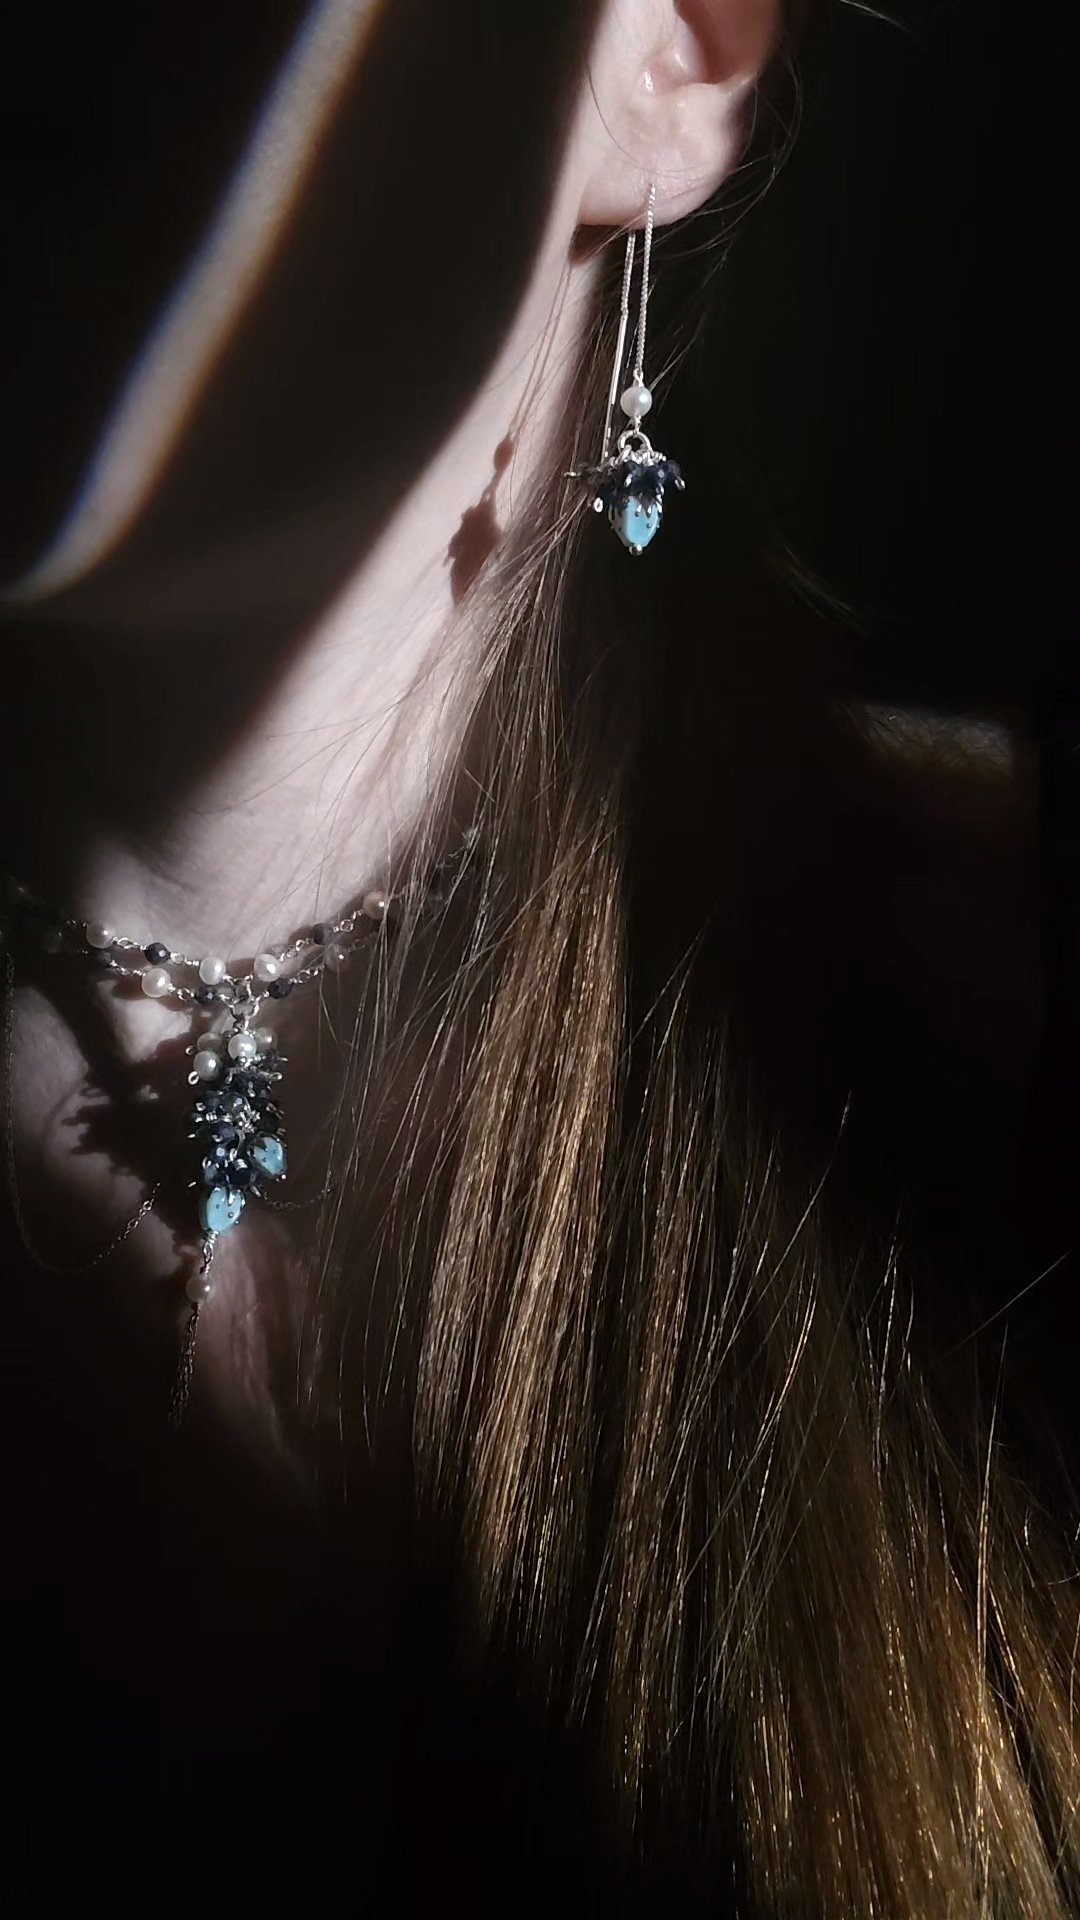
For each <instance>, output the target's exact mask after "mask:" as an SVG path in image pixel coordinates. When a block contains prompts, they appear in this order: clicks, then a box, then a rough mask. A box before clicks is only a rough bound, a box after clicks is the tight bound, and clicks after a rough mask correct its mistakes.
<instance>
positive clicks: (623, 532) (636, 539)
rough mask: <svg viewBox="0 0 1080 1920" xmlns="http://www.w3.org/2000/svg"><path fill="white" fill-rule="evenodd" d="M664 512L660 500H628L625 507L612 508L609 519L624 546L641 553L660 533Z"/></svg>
mask: <svg viewBox="0 0 1080 1920" xmlns="http://www.w3.org/2000/svg"><path fill="white" fill-rule="evenodd" d="M662 511H663V509H662V508H661V506H660V502H659V501H658V500H651V501H646V500H628V501H627V502H626V505H625V506H624V507H612V509H611V512H610V513H609V514H608V519H609V520H610V522H611V524H612V526H613V527H614V529H615V531H616V533H617V534H618V536H619V539H620V540H621V541H622V543H623V546H624V547H632V548H633V549H635V551H637V552H639V553H640V551H641V549H642V547H647V546H648V544H649V541H650V540H652V539H653V538H654V537H655V535H656V534H657V533H658V532H659V529H660V517H661V513H662Z"/></svg>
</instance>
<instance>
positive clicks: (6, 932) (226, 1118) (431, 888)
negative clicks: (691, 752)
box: [0, 829, 476, 1428]
mask: <svg viewBox="0 0 1080 1920" xmlns="http://www.w3.org/2000/svg"><path fill="white" fill-rule="evenodd" d="M475 842H476V832H475V829H470V830H469V831H468V832H467V833H466V835H465V836H464V838H463V839H462V841H461V843H460V844H459V845H458V846H456V847H455V848H454V849H453V850H452V851H451V852H450V853H449V854H448V855H447V856H446V857H445V858H444V859H442V860H441V861H439V862H438V863H437V865H436V866H435V867H434V868H433V869H432V871H431V873H430V875H429V877H428V882H427V886H426V888H425V901H426V903H428V904H432V905H433V904H435V903H436V902H437V901H442V900H443V899H444V898H445V896H446V893H447V891H448V890H449V888H451V887H452V886H453V885H454V884H455V883H456V881H457V879H458V878H459V877H460V873H461V871H462V869H463V867H464V865H465V864H466V862H467V859H468V856H469V854H470V853H471V851H472V849H473V847H474V845H475ZM6 891H7V907H6V911H5V912H4V913H3V915H2V917H0V947H2V949H3V958H4V985H5V994H4V1019H3V1029H4V1048H3V1067H4V1130H5V1156H4V1158H5V1171H6V1175H7V1184H8V1190H9V1198H10V1202H11V1212H12V1217H13V1220H14V1223H15V1227H16V1230H17V1232H18V1234H19V1238H20V1240H21V1241H22V1244H23V1246H24V1248H25V1250H26V1252H27V1253H28V1255H29V1257H30V1258H31V1260H32V1261H33V1262H34V1264H35V1266H37V1267H38V1268H40V1269H41V1270H42V1271H44V1272H46V1273H48V1274H50V1275H52V1276H53V1277H56V1278H65V1279H73V1278H76V1277H77V1276H80V1275H82V1274H86V1273H90V1272H93V1271H94V1270H95V1269H98V1268H100V1267H102V1266H103V1265H104V1264H105V1263H106V1261H107V1260H109V1259H110V1258H111V1256H112V1255H113V1254H115V1253H117V1252H118V1251H119V1249H120V1248H121V1247H122V1246H123V1245H124V1244H125V1243H126V1242H127V1241H128V1240H129V1239H130V1238H131V1236H132V1234H133V1233H135V1232H136V1230H137V1229H138V1228H139V1226H141V1224H142V1222H143V1221H144V1220H145V1219H147V1217H148V1216H149V1215H150V1214H151V1213H152V1212H153V1210H154V1206H155V1204H156V1202H157V1199H158V1196H159V1194H160V1193H161V1191H162V1188H163V1187H164V1185H165V1181H164V1180H159V1181H157V1182H156V1184H155V1185H154V1186H153V1187H152V1189H151V1191H150V1192H149V1193H148V1194H147V1195H146V1197H145V1199H144V1200H143V1201H142V1202H141V1203H140V1205H139V1207H138V1208H137V1209H136V1211H135V1212H134V1213H133V1214H132V1215H131V1216H130V1218H129V1219H128V1220H126V1221H125V1222H124V1224H123V1225H122V1226H121V1227H120V1228H119V1229H118V1230H117V1231H116V1232H115V1233H113V1234H112V1235H111V1237H110V1238H109V1240H108V1241H107V1242H106V1244H105V1245H104V1246H103V1247H101V1248H99V1249H98V1251H97V1252H96V1253H94V1254H93V1255H92V1256H91V1257H90V1258H88V1259H83V1260H80V1261H78V1262H76V1263H73V1264H70V1265H66V1266H61V1265H57V1264H56V1263H55V1262H52V1261H49V1260H46V1259H44V1258H42V1257H41V1255H40V1254H39V1252H38V1250H37V1248H36V1246H35V1245H34V1241H33V1237H32V1235H31V1234H30V1232H29V1230H28V1227H27V1223H26V1218H25V1214H24V1211H23V1207H22V1203H21V1199H20V1194H19V1180H18V1169H17V1165H16V1157H15V1139H14V1126H13V1114H12V1100H13V1065H14V1034H13V999H14V990H15V985H16V977H17V975H16V953H17V952H18V951H19V949H20V948H21V946H22V945H23V944H24V943H25V942H27V941H29V942H30V943H32V944H35V943H36V945H37V946H38V948H39V950H43V951H44V952H45V953H47V954H51V955H60V954H67V955H69V956H72V957H75V958H77V959H81V960H83V961H85V962H86V963H87V964H88V965H94V966H96V967H97V968H99V969H100V970H101V971H102V972H103V973H104V974H106V975H112V976H113V977H114V978H115V979H117V980H129V981H137V982H138V983H139V986H140V987H141V989H142V991H143V993H144V994H146V995H147V997H148V998H149V999H153V1000H161V1001H163V1002H166V1003H171V1004H173V1005H176V1006H180V1007H182V1008H184V1009H185V1010H187V1011H189V1012H190V1013H191V1014H192V1015H205V1016H206V1018H207V1020H208V1022H209V1024H207V1025H205V1026H203V1027H202V1028H201V1030H200V1031H198V1032H196V1033H195V1034H194V1035H193V1038H192V1040H191V1042H190V1043H189V1045H188V1047H187V1049H186V1053H187V1057H188V1059H189V1060H190V1062H191V1065H190V1068H189V1071H188V1074H187V1081H188V1085H189V1087H190V1088H191V1089H192V1091H193V1094H194V1098H193V1101H192V1105H191V1108H190V1112H189V1129H188V1135H187V1138H188V1143H189V1146H190V1149H191V1159H192V1178H191V1180H190V1182H189V1184H190V1185H191V1187H192V1188H193V1189H194V1191H195V1194H196V1195H197V1199H196V1204H195V1221H193V1226H194V1225H195V1224H196V1222H197V1226H198V1231H199V1250H198V1254H197V1256H196V1258H195V1261H194V1263H193V1268H192V1271H191V1273H190V1274H189V1276H188V1278H187V1281H186V1283H185V1289H184V1291H185V1296H186V1314H185V1321H184V1326H183V1330H182V1333H181V1340H180V1355H179V1361H178V1366H177V1371H176V1378H175V1381H174V1385H173V1391H172V1395H171V1397H170V1403H169V1421H170V1425H172V1426H173V1427H174V1428H175V1427H178V1426H179V1424H180V1422H181V1420H182V1419H183V1416H184V1412H185V1409H186V1407H187V1403H188V1398H189V1395H190V1390H191V1379H192V1373H193V1371H194V1364H195V1344H196V1338H197V1333H198V1323H199V1312H200V1309H201V1307H202V1306H203V1305H204V1304H205V1302H206V1301H207V1300H209V1298H210V1297H211V1294H212V1293H213V1291H214V1281H215V1275H214V1273H213V1272H212V1268H213V1262H214V1255H215V1253H216V1251H217V1248H218V1245H219V1242H220V1240H221V1238H222V1236H223V1235H225V1234H228V1233H231V1232H232V1231H233V1230H234V1228H235V1227H236V1226H237V1225H238V1224H239V1222H240V1219H241V1217H242V1215H243V1214H244V1212H245V1210H246V1209H247V1208H248V1206H250V1205H251V1204H252V1202H256V1201H259V1202H262V1203H263V1204H266V1205H269V1206H271V1207H274V1208H276V1209H280V1208H283V1207H290V1206H293V1205H301V1204H309V1203H304V1202H289V1201H284V1200H281V1199H280V1198H276V1197H275V1196H277V1195H278V1194H279V1193H280V1189H281V1187H282V1185H283V1183H284V1182H285V1180H286V1177H287V1174H288V1149H287V1144H286V1136H285V1121H284V1115H283V1112H282V1109H281V1106H280V1104H279V1095H278V1088H279V1085H280V1083H281V1080H282V1072H283V1069H284V1067H285V1065H286V1058H285V1055H284V1054H282V1053H281V1052H280V1050H279V1048H278V1046H277V1043H276V1038H275V1035H274V1031H273V1029H272V1028H271V1027H269V1026H265V1025H263V1024H261V1022H262V1019H263V1018H264V1017H265V1010H266V1008H267V1005H268V1003H271V1002H272V1003H275V1004H276V1003H278V1002H280V1001H282V1000H285V999H287V998H288V997H289V996H290V995H291V994H293V993H294V992H296V991H297V990H299V989H302V988H304V987H308V986H311V985H313V984H314V983H315V982H317V981H320V980H321V979H322V978H323V976H324V975H325V974H326V973H332V974H336V973H339V972H341V971H342V969H343V968H345V967H347V966H348V964H349V962H350V961H351V960H352V958H353V957H354V955H355V954H356V953H357V952H358V951H359V950H360V949H361V948H363V947H366V946H368V945H369V944H370V942H371V938H372V936H377V935H379V934H380V933H381V934H382V936H383V937H385V936H386V935H387V934H388V932H389V931H390V930H391V928H392V925H393V922H394V911H393V910H394V907H395V904H396V903H397V899H398V896H395V895H392V894H389V893H385V892H383V891H382V890H381V889H371V890H369V891H368V892H366V893H365V894H364V895H363V897H362V899H361V900H360V902H359V904H358V905H355V906H352V907H350V908H349V909H348V910H347V911H346V912H345V913H344V914H342V915H341V916H340V917H339V918H337V919H335V920H326V921H317V922H315V923H314V924H313V925H312V926H311V927H310V928H308V929H307V930H306V931H304V932H303V933H301V934H299V935H298V936H297V937H296V938H295V939H293V940H291V941H289V942H288V943H287V944H286V945H285V946H283V947H277V948H268V949H267V950H266V951H265V952H263V953H260V954H259V955H257V957H256V958H255V960H254V961H253V962H252V964H251V965H250V966H245V965H237V964H232V965H231V964H230V963H229V962H227V961H226V960H225V959H224V958H222V956H221V955H219V954H213V953H208V954H202V955H197V956H196V955H191V954H186V953H181V952H175V951H173V949H171V948H170V947H168V946H166V945H165V943H164V942H163V941H160V940H150V941H147V942H146V943H142V942H140V941H138V940H135V939H132V938H130V937H129V936H127V935H125V934H118V933H115V932H114V931H113V930H112V928H110V927H108V926H106V925H104V924H101V923H99V922H96V921H86V920H79V919H75V918H73V917H72V916H70V915H66V914H62V913H59V912H57V911H56V910H55V909H54V908H53V907H52V906H50V905H49V903H47V902H46V901H44V900H43V899H41V898H40V897H39V896H38V895H37V894H35V893H34V892H32V891H31V890H30V889H29V888H28V887H26V886H25V885H23V884H22V883H21V882H20V881H18V880H9V881H8V883H7V889H6ZM327 1191H329V1189H328V1188H327V1189H324V1194H325V1192H327ZM322 1197H323V1195H319V1194H317V1195H315V1196H314V1200H318V1199H320V1198H322Z"/></svg>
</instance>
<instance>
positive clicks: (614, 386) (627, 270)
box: [600, 228, 637, 464]
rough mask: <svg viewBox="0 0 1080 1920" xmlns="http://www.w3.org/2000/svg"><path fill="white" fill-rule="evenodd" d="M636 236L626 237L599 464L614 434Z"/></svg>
mask: <svg viewBox="0 0 1080 1920" xmlns="http://www.w3.org/2000/svg"><path fill="white" fill-rule="evenodd" d="M636 241H637V235H636V234H635V233H634V231H633V229H632V228H631V230H630V232H629V233H628V234H627V236H626V258H625V260H624V262H623V277H622V296H621V298H620V301H619V333H618V338H617V340H616V342H615V364H614V366H613V367H612V369H611V386H610V387H609V389H608V403H607V413H606V414H605V416H604V445H603V451H602V453H601V455H600V460H601V464H602V463H603V462H604V461H605V460H606V459H607V458H608V455H609V454H610V452H611V441H612V436H613V434H614V432H615V406H616V403H617V401H618V398H619V382H620V380H621V378H622V368H623V354H624V353H625V352H626V331H627V328H628V326H629V324H630V280H631V276H632V274H633V271H634V247H635V244H636Z"/></svg>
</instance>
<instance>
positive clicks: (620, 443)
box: [575, 185, 685, 554]
mask: <svg viewBox="0 0 1080 1920" xmlns="http://www.w3.org/2000/svg"><path fill="white" fill-rule="evenodd" d="M655 211H656V187H655V185H651V186H650V187H649V197H648V202H647V204H646V209H645V235H644V242H643V246H642V260H641V288H640V294H639V300H638V321H637V333H636V335H635V339H634V359H633V365H632V367H631V371H630V384H629V386H628V387H626V388H625V389H624V391H623V392H622V394H619V385H620V382H621V380H622V378H623V359H624V355H625V352H626V334H627V329H628V326H629V321H630V283H631V280H632V278H633V272H634V254H635V251H636V240H637V235H636V234H635V233H634V232H633V231H631V232H630V233H628V234H627V236H626V260H625V263H624V266H623V277H622V296H621V300H620V306H619V334H618V339H617V341H616V344H615V365H614V367H613V369H612V374H611V387H610V390H609V393H608V403H607V412H606V413H605V415H604V442H603V452H602V456H601V460H600V464H599V466H598V467H588V468H586V469H585V470H584V471H583V472H582V473H580V474H578V475H576V476H575V477H576V478H579V479H582V480H584V481H585V482H586V484H587V485H588V487H589V488H590V490H591V492H592V495H593V502H592V504H593V509H594V511H595V512H596V513H604V512H606V513H607V517H608V521H609V523H610V525H611V526H612V527H614V529H615V532H616V533H617V534H618V536H619V539H620V540H621V541H622V543H623V546H624V547H628V548H629V550H630V552H631V553H634V554H637V553H641V552H642V551H643V550H644V549H645V548H646V547H647V546H648V544H649V542H650V540H652V539H654V538H655V536H656V534H657V533H658V532H659V530H660V522H661V520H662V519H663V515H664V491H665V488H666V487H667V486H669V485H671V486H674V487H677V488H678V489H679V490H680V492H681V491H682V488H683V487H684V485H685V482H684V480H683V477H682V473H681V472H680V470H679V467H678V465H677V463H676V462H675V461H674V460H669V459H668V457H667V455H666V454H665V453H659V452H658V451H657V450H656V448H655V447H654V446H653V445H652V442H651V441H650V439H649V437H648V434H647V433H645V432H644V431H643V429H642V425H641V423H642V420H643V419H644V418H645V415H646V414H647V413H648V412H649V410H650V408H651V406H652V403H653V397H652V394H651V393H650V391H649V389H648V387H647V386H646V384H645V325H646V320H647V318H648V311H649V268H650V265H651V262H652V237H653V219H654V214H655ZM616 398H618V403H619V407H620V408H621V410H622V412H623V413H624V414H625V415H626V417H627V419H628V420H629V421H630V425H629V426H628V427H625V428H624V429H623V431H622V433H620V434H619V437H618V439H617V440H616V441H615V444H614V446H612V436H613V434H614V429H615V424H616V423H615V402H616Z"/></svg>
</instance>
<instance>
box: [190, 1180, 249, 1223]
mask: <svg viewBox="0 0 1080 1920" xmlns="http://www.w3.org/2000/svg"><path fill="white" fill-rule="evenodd" d="M243 1211H244V1196H243V1194H242V1193H237V1192H236V1191H235V1190H234V1188H232V1187H211V1188H210V1190H209V1192H207V1193H204V1194H203V1196H202V1199H201V1200H200V1201H199V1219H200V1220H201V1221H202V1224H203V1226H204V1228H205V1229H206V1232H207V1233H228V1231H229V1228H230V1227H235V1225H236V1223H237V1221H238V1220H239V1218H240V1215H241V1214H242V1213H243Z"/></svg>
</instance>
